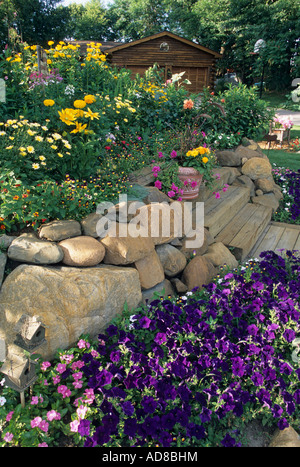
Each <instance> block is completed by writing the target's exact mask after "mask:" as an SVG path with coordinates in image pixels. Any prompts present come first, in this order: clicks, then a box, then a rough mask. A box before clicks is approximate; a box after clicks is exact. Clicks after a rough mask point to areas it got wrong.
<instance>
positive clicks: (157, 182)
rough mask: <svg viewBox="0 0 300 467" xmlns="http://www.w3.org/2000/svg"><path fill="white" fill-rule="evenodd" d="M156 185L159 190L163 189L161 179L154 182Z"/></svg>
mask: <svg viewBox="0 0 300 467" xmlns="http://www.w3.org/2000/svg"><path fill="white" fill-rule="evenodd" d="M154 186H155V187H156V188H158V189H159V190H161V187H162V184H161V181H159V180H156V181H155V183H154Z"/></svg>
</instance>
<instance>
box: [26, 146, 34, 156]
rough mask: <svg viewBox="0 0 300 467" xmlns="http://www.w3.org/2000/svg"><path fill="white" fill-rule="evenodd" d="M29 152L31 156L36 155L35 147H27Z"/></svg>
mask: <svg viewBox="0 0 300 467" xmlns="http://www.w3.org/2000/svg"><path fill="white" fill-rule="evenodd" d="M26 149H27V152H29V154H33V153H34V147H33V146H27V148H26Z"/></svg>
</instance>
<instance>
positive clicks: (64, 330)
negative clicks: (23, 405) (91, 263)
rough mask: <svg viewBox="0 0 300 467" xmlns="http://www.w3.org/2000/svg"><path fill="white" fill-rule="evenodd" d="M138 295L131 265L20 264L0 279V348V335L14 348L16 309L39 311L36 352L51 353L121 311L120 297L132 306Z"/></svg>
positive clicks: (35, 313)
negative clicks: (42, 333) (42, 331)
mask: <svg viewBox="0 0 300 467" xmlns="http://www.w3.org/2000/svg"><path fill="white" fill-rule="evenodd" d="M141 300H142V294H141V287H140V282H139V275H138V272H137V270H136V269H134V268H130V267H126V268H122V267H116V266H105V265H103V264H101V265H99V266H96V267H93V268H72V267H66V266H60V267H59V266H57V267H51V266H36V265H25V264H22V265H21V266H18V267H17V268H16V269H14V271H12V272H11V274H9V276H8V277H7V278H6V280H5V281H4V283H3V284H2V288H1V292H0V322H1V328H0V349H2V350H3V347H4V346H3V340H5V341H6V346H7V345H8V346H9V348H10V349H11V352H12V353H13V352H14V351H15V350H17V349H15V348H14V347H15V346H14V345H13V341H14V339H15V330H14V328H15V325H16V323H17V322H18V321H19V319H20V317H21V315H23V314H28V315H29V316H39V317H40V318H41V322H42V323H44V325H45V326H46V343H45V344H44V345H43V346H41V347H40V348H39V349H38V353H40V354H41V355H42V356H43V357H44V358H45V359H52V358H53V356H54V354H55V352H56V350H57V349H58V348H63V349H67V348H69V347H71V346H73V345H75V343H76V341H77V339H78V338H79V337H80V335H81V334H83V333H84V334H89V335H91V336H94V337H96V336H97V334H98V333H99V332H102V331H103V330H104V329H105V327H106V326H107V325H108V324H110V322H111V320H112V319H113V318H114V317H115V316H116V315H117V314H119V313H122V311H123V308H124V304H125V303H127V305H128V307H129V309H133V308H135V307H137V306H138V304H139V303H141ZM3 357H4V358H3ZM4 359H5V355H0V361H4Z"/></svg>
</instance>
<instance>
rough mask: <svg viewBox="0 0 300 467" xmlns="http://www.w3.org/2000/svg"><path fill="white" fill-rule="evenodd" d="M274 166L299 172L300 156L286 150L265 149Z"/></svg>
mask: <svg viewBox="0 0 300 467" xmlns="http://www.w3.org/2000/svg"><path fill="white" fill-rule="evenodd" d="M263 152H264V153H265V154H266V155H267V156H268V158H269V161H270V162H271V164H272V165H274V164H276V166H277V167H285V168H286V169H291V170H294V171H295V172H297V171H298V170H299V169H300V154H298V153H295V152H287V151H285V150H284V149H269V150H268V149H263Z"/></svg>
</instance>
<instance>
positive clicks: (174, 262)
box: [156, 243, 187, 277]
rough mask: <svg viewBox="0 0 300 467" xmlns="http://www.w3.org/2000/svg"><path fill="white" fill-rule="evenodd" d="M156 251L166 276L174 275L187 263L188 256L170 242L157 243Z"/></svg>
mask: <svg viewBox="0 0 300 467" xmlns="http://www.w3.org/2000/svg"><path fill="white" fill-rule="evenodd" d="M156 252H157V254H158V256H159V259H160V261H161V264H162V267H163V270H164V273H165V274H166V276H168V277H174V276H176V275H177V274H179V273H180V272H181V271H183V269H184V268H185V266H186V263H187V260H186V257H185V255H184V254H183V253H182V252H181V251H180V250H179V249H178V248H176V247H175V246H172V245H170V244H169V243H166V244H164V245H157V247H156Z"/></svg>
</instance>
